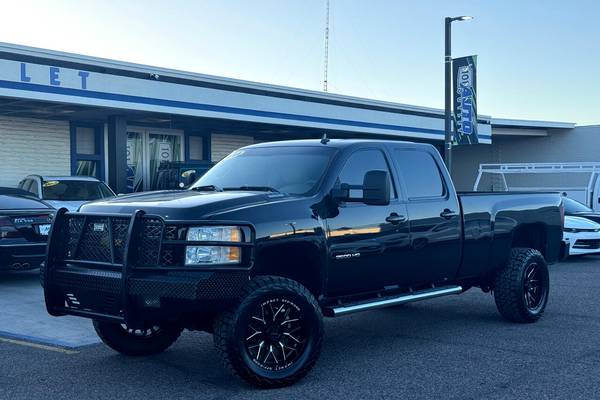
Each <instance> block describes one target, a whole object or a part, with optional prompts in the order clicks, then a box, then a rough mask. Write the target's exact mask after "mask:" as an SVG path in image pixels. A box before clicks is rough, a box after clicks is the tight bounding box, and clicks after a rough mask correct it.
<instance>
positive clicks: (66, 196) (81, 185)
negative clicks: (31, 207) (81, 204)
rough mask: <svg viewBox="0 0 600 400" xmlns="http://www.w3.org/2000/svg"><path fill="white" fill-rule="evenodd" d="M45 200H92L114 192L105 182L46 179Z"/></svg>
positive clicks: (108, 195)
mask: <svg viewBox="0 0 600 400" xmlns="http://www.w3.org/2000/svg"><path fill="white" fill-rule="evenodd" d="M43 187H44V189H43V199H44V200H62V201H90V200H98V199H103V198H106V197H112V196H114V194H113V193H112V192H111V190H110V189H109V188H108V187H107V186H106V185H105V184H104V183H103V182H94V181H76V180H63V181H58V180H56V181H45V182H44V185H43Z"/></svg>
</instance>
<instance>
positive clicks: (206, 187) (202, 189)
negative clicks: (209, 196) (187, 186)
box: [191, 185, 223, 192]
mask: <svg viewBox="0 0 600 400" xmlns="http://www.w3.org/2000/svg"><path fill="white" fill-rule="evenodd" d="M191 190H196V191H198V192H205V191H210V192H222V191H223V189H222V188H220V187H219V186H217V185H203V186H195V187H193V188H191Z"/></svg>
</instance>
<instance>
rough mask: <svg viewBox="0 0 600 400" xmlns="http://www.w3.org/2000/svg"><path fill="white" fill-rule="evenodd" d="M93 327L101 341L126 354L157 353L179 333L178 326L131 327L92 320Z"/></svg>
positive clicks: (167, 346) (163, 349)
mask: <svg viewBox="0 0 600 400" xmlns="http://www.w3.org/2000/svg"><path fill="white" fill-rule="evenodd" d="M94 329H95V330H96V333H97V334H98V336H99V337H100V339H102V342H104V344H106V345H107V346H108V347H110V348H111V349H113V350H115V351H118V352H119V353H121V354H125V355H128V356H149V355H154V354H159V353H162V352H163V351H165V350H166V349H167V348H169V346H171V345H172V344H173V343H175V341H176V340H177V339H178V338H179V335H181V331H182V330H183V329H182V328H180V327H178V326H151V327H148V328H145V329H132V328H128V327H127V326H126V325H124V324H119V323H115V322H104V321H97V320H94Z"/></svg>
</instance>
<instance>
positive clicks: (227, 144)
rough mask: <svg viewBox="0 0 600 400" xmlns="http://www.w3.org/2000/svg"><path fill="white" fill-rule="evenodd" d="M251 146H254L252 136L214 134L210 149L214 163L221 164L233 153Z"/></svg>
mask: <svg viewBox="0 0 600 400" xmlns="http://www.w3.org/2000/svg"><path fill="white" fill-rule="evenodd" d="M251 144H254V137H252V136H242V135H226V134H222V133H213V134H212V135H211V147H210V149H211V158H212V161H213V162H219V161H221V160H222V159H223V158H225V157H227V156H228V155H229V153H231V152H232V151H234V150H237V149H239V148H240V147H244V146H248V145H251Z"/></svg>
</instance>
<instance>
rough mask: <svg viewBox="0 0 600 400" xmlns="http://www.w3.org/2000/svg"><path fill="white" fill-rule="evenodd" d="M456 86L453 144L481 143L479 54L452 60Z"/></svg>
mask: <svg viewBox="0 0 600 400" xmlns="http://www.w3.org/2000/svg"><path fill="white" fill-rule="evenodd" d="M452 70H453V71H452V72H453V74H452V76H453V82H454V84H455V86H454V137H453V140H452V142H453V144H455V145H461V144H475V143H479V137H478V134H477V56H468V57H461V58H455V59H454V60H452Z"/></svg>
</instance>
